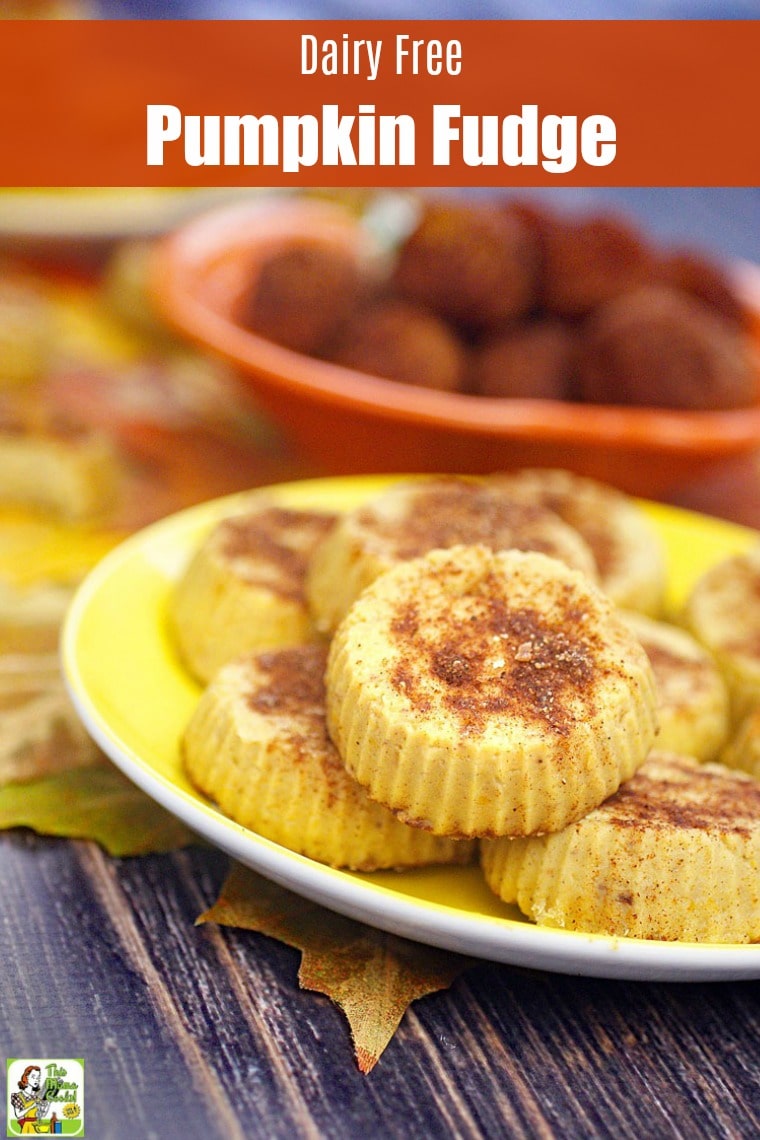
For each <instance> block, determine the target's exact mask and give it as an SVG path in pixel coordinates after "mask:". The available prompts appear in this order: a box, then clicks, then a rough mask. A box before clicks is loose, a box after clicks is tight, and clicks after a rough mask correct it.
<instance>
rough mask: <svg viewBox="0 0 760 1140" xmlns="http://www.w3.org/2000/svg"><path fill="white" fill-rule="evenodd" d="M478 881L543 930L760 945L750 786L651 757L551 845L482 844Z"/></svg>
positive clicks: (678, 760)
mask: <svg viewBox="0 0 760 1140" xmlns="http://www.w3.org/2000/svg"><path fill="white" fill-rule="evenodd" d="M481 863H482V867H483V871H484V874H485V877H486V881H487V882H488V883H489V885H490V886H491V888H492V889H493V890H494V891H495V892H496V894H497V895H499V897H500V898H502V899H503V900H504V901H505V902H510V903H517V905H518V906H519V908H520V910H521V911H523V913H524V914H526V915H528V916H529V917H530V918H532V919H533V920H534V921H535V922H537V923H538V924H540V925H542V926H552V927H561V928H564V929H566V930H583V931H588V932H589V933H600V934H610V935H615V936H622V937H632V938H653V939H662V940H668V941H672V940H678V939H680V940H684V941H687V942H753V941H757V939H758V938H760V784H759V783H757V782H756V781H755V780H753V779H752V777H751V776H748V775H746V773H743V772H734V771H731V769H729V768H726V767H724V766H723V765H722V764H700V763H699V762H698V761H697V760H695V759H694V758H693V757H690V756H679V755H677V754H675V753H668V752H660V751H653V752H652V753H651V754H650V755H649V757H648V758H647V760H646V762H645V763H644V764H643V765H642V767H641V768H640V769H639V770H638V771H637V772H636V773H635V775H634V776H632V777H631V778H630V779H629V780H627V781H626V782H625V783H624V784H623V785H622V786H621V787H620V788H619V789H618V791H617V792H616V793H615V794H614V795H613V796H611V797H610V798H609V799H608V800H606V801H605V802H604V803H603V804H602V805H601V806H600V807H597V808H595V809H594V810H593V811H592V812H590V813H589V814H588V815H586V816H585V817H584V818H583V819H581V820H578V821H577V822H575V823H573V824H572V825H571V826H569V827H566V828H565V829H564V830H563V831H560V832H558V833H557V834H555V835H545V836H542V837H540V838H532V839H515V840H502V839H497V840H488V841H486V842H485V843H483V844H482V845H481Z"/></svg>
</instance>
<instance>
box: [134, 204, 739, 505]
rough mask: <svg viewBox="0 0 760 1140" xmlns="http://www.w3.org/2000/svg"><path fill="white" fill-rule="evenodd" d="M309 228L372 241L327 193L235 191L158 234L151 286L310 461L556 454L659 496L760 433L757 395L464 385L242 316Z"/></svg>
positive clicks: (469, 468) (429, 465)
mask: <svg viewBox="0 0 760 1140" xmlns="http://www.w3.org/2000/svg"><path fill="white" fill-rule="evenodd" d="M304 237H306V238H308V239H310V240H316V241H319V242H324V243H326V244H328V245H331V246H337V247H343V248H348V249H350V250H354V251H356V252H357V253H359V254H361V253H362V252H366V251H368V250H369V249H370V247H371V246H372V238H371V237H370V235H369V234H368V232H367V231H366V229H365V228H364V227H363V226H362V225H361V223H360V222H358V221H357V220H356V218H355V217H354V216H353V215H351V214H349V213H348V212H347V211H344V210H343V209H342V208H340V207H338V206H334V205H333V204H330V203H325V202H319V201H309V200H307V201H296V200H295V199H288V198H284V199H273V200H270V201H258V202H252V203H248V204H244V205H237V206H233V207H229V208H225V209H219V210H215V211H212V212H209V213H207V214H204V215H199V216H198V217H196V218H195V219H193V220H192V221H190V222H189V223H187V224H186V225H184V226H183V227H182V228H180V229H178V230H177V231H176V232H175V233H173V234H171V235H170V236H169V237H168V238H166V239H164V240H163V241H162V242H161V243H160V244H159V245H158V247H157V249H156V252H155V258H154V263H153V267H152V278H151V292H152V296H153V299H154V301H155V303H156V305H157V307H158V310H159V312H160V313H161V314H162V315H163V317H164V318H165V319H166V320H167V321H168V323H169V324H170V325H171V326H173V327H174V328H175V329H176V330H178V331H179V332H180V333H181V334H183V335H184V336H185V337H187V338H189V339H190V340H191V341H194V342H195V343H196V344H198V345H199V346H201V347H202V348H204V349H207V350H210V351H211V352H212V353H214V354H216V355H217V356H219V357H221V358H222V359H224V360H225V361H227V362H228V363H229V364H230V365H232V366H233V367H234V368H235V369H236V370H237V372H238V373H239V374H240V376H241V377H242V378H243V379H244V380H245V382H246V383H247V384H249V385H250V389H251V392H252V394H253V396H254V397H255V400H256V403H257V405H258V406H259V407H261V408H262V410H264V411H265V412H267V413H268V414H269V415H270V417H271V418H272V419H273V420H274V421H275V422H276V423H277V424H278V425H279V426H280V427H281V429H282V430H283V432H284V434H285V435H286V436H287V437H289V439H290V440H291V441H292V442H293V443H294V444H295V445H296V447H297V448H298V449H299V452H300V453H301V454H302V455H303V456H304V458H305V459H306V460H307V461H308V462H309V463H310V464H311V465H313V466H314V468H315V469H316V470H318V471H321V472H324V473H326V474H351V473H357V474H358V473H366V472H378V473H381V472H397V471H402V472H408V471H412V470H414V471H439V472H440V471H448V472H461V473H472V474H476V473H487V472H489V471H495V470H499V469H504V468H510V467H516V466H526V465H541V466H559V467H566V468H569V469H571V470H574V471H576V472H578V473H580V474H585V475H591V476H593V477H595V478H598V479H603V480H606V481H608V482H610V483H613V484H615V485H617V486H619V487H621V488H622V489H623V490H626V491H628V492H630V493H632V494H639V495H650V496H657V495H662V494H664V493H666V492H667V491H668V490H670V489H675V488H677V487H680V486H682V485H684V484H686V483H688V482H689V481H690V480H691V479H692V478H695V477H698V476H699V475H701V474H702V473H703V472H705V470H706V469H707V468H708V467H710V466H711V465H713V464H715V463H718V462H720V461H721V460H723V459H728V458H731V457H736V456H739V455H741V454H742V453H743V452H748V451H750V450H752V449H753V448H756V447H760V406H755V407H751V408H746V409H741V410H738V411H721V412H682V411H669V410H663V409H659V408H631V407H614V406H611V405H610V406H607V405H604V406H602V405H590V404H572V403H566V402H562V401H558V400H529V399H507V398H500V399H495V398H487V397H483V396H471V395H462V394H459V393H448V392H439V391H433V390H430V389H425V388H417V387H414V386H411V385H407V384H401V383H398V382H396V381H392V380H385V379H381V378H378V377H373V376H368V375H366V374H363V373H360V372H356V371H353V370H351V369H348V368H343V367H339V366H337V365H333V364H330V363H327V362H325V361H321V360H315V359H313V358H311V357H308V356H304V355H301V354H299V353H296V352H292V351H290V350H288V349H285V348H282V347H280V346H279V345H277V344H274V343H272V342H271V341H268V340H266V339H264V338H262V337H260V336H257V335H255V334H254V333H252V332H249V331H248V330H247V329H245V328H244V327H243V326H242V325H241V324H240V323H239V322H238V320H237V319H236V313H237V312H238V311H239V308H240V303H241V297H242V295H243V292H244V290H246V289H247V288H249V287H250V284H251V281H252V280H253V278H254V276H255V274H256V273H257V272H258V270H259V267H260V266H261V264H262V262H263V260H264V259H265V258H266V257H267V256H268V255H270V254H271V252H272V251H273V250H275V249H277V247H278V246H281V245H282V244H283V243H285V242H288V241H289V240H291V239H293V238H304ZM737 281H738V287H739V288H740V290H741V291H742V293H743V294H744V295H745V296H746V297H747V298H748V299H749V300H750V302H751V303H752V304H753V308H757V307H760V306H759V305H758V303H759V302H760V274H759V273H758V271H757V270H756V269H754V267H752V266H749V265H744V266H739V267H737ZM758 341H759V342H760V318H759V319H758Z"/></svg>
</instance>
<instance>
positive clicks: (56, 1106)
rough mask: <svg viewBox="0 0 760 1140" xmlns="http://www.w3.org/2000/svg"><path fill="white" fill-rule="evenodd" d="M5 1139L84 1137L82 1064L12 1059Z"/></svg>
mask: <svg viewBox="0 0 760 1140" xmlns="http://www.w3.org/2000/svg"><path fill="white" fill-rule="evenodd" d="M6 1070H7V1079H6V1093H5V1107H6V1113H7V1122H8V1124H7V1129H6V1133H5V1135H6V1136H84V1061H83V1060H82V1059H81V1057H80V1058H71V1057H66V1058H60V1057H11V1058H10V1059H9V1060H8V1061H7V1062H6Z"/></svg>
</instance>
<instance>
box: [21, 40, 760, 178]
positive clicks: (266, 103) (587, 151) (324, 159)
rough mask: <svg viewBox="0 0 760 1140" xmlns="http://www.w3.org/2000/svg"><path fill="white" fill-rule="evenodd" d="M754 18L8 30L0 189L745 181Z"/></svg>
mask: <svg viewBox="0 0 760 1140" xmlns="http://www.w3.org/2000/svg"><path fill="white" fill-rule="evenodd" d="M759 28H760V23H759V22H755V21H548V22H545V21H430V20H427V21H417V20H409V21H387V20H383V21H354V20H351V21H343V22H334V21H324V22H323V21H319V22H311V21H310V22H301V21H171V20H169V21H102V22H101V21H79V22H55V21H40V22H36V21H5V22H3V23H2V25H1V26H0V116H1V117H2V135H3V148H2V172H3V175H2V179H1V180H0V184H2V185H5V186H151V185H153V186H161V185H164V186H224V185H228V186H257V185H259V186H264V185H266V186H309V185H312V186H313V185H324V186H330V185H332V186H340V185H344V186H381V185H385V186H402V185H410V186H411V185H428V186H434V185H438V186H446V185H451V186H455V185H456V186H511V185H514V186H541V185H558V184H562V183H564V184H566V185H586V186H588V185H617V186H636V185H641V186H643V185H660V186H748V185H756V184H758V182H759V181H760V179H759V178H758V174H759V173H760V154H759V153H758V147H757V144H756V139H757V124H756V118H757V114H758V106H759V104H758V99H757V92H756V85H757V60H758V59H759V58H760V31H759Z"/></svg>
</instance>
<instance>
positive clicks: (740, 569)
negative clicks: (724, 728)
mask: <svg viewBox="0 0 760 1140" xmlns="http://www.w3.org/2000/svg"><path fill="white" fill-rule="evenodd" d="M683 624H684V625H685V626H686V628H687V629H689V630H690V631H691V633H692V634H693V635H694V637H696V639H697V641H700V642H701V643H702V644H703V645H704V646H705V647H706V648H707V649H709V651H710V652H711V653H712V654H713V656H714V657H715V660H716V661H717V663H718V667H719V669H720V670H721V672H722V673H723V676H724V677H725V679H726V683H727V685H728V691H729V694H730V697H731V714H732V717H733V720H734V723H735V724H736V725H738V724H739V723H740V722H741V721H742V720H743V719H744V718H745V717H746V716H748V715H749V713H750V712H751V711H752V710H753V708H755V707H757V706H758V705H760V544H758V545H757V546H754V547H752V549H751V550H749V551H747V553H746V554H737V555H735V556H734V557H731V558H725V559H723V560H721V561H720V562H719V563H717V564H716V565H715V566H712V567H710V569H709V570H707V571H706V572H705V573H704V574H703V575H702V576H701V577H700V578H699V580H698V581H697V583H696V584H695V586H694V588H693V589H692V591H691V593H690V595H689V597H688V598H687V601H686V605H685V607H684V611H683Z"/></svg>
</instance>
